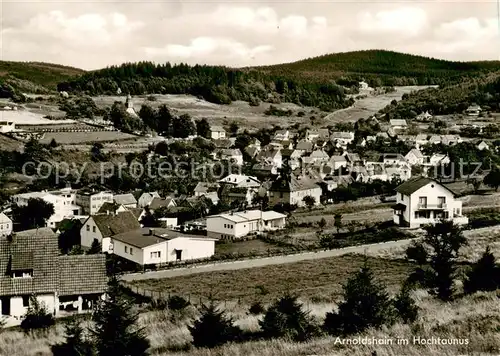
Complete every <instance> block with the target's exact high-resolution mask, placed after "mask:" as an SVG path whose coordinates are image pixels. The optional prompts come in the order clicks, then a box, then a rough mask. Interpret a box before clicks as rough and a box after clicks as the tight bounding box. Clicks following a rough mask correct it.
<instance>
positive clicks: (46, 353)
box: [0, 291, 500, 356]
mask: <svg viewBox="0 0 500 356" xmlns="http://www.w3.org/2000/svg"><path fill="white" fill-rule="evenodd" d="M414 298H415V299H416V301H417V304H418V305H419V307H420V308H421V313H420V318H419V320H418V321H417V322H416V323H415V325H413V326H408V325H402V324H396V325H394V326H393V327H391V328H384V329H381V330H368V331H367V332H365V333H363V334H361V335H359V336H360V337H368V338H372V337H374V338H377V339H384V340H394V342H393V344H392V345H389V344H388V345H340V344H338V343H337V344H336V343H335V342H336V338H335V337H331V336H324V337H320V338H317V339H313V340H311V341H309V342H306V343H294V342H292V341H289V340H280V339H277V340H270V341H252V342H246V343H242V344H227V345H224V346H221V347H219V348H216V349H212V350H208V349H194V348H190V346H189V344H190V342H191V336H190V334H189V331H188V329H187V326H186V325H187V323H191V322H192V320H193V318H196V316H197V312H196V310H195V309H194V308H192V307H189V308H188V309H186V310H185V311H184V312H183V313H182V314H175V315H174V314H169V313H168V312H166V311H146V312H143V313H142V314H141V316H140V323H141V325H142V326H144V327H145V330H146V332H147V334H148V337H149V340H150V341H151V350H150V354H151V355H152V356H166V355H172V356H213V355H218V356H233V355H245V356H247V355H250V356H252V355H259V356H304V355H349V356H366V355H371V354H372V352H374V351H376V352H377V356H390V355H391V356H392V355H405V356H421V355H428V356H434V355H435V356H438V355H439V356H441V355H450V356H451V355H453V356H455V355H460V354H463V355H479V354H499V353H500V339H499V338H498V330H499V328H500V303H499V302H498V296H497V294H496V293H495V292H493V293H480V294H476V295H473V296H469V297H466V298H463V299H460V300H457V301H454V302H451V303H442V302H439V301H437V300H435V299H434V298H431V297H430V296H429V295H428V294H427V293H425V292H423V291H417V292H416V293H415V294H414ZM333 307H334V304H331V303H321V304H320V303H318V304H311V305H309V306H308V308H309V310H310V311H311V314H312V315H313V316H315V317H316V318H317V319H318V321H319V322H321V321H322V320H323V318H324V315H325V313H326V312H327V311H331V309H332V308H333ZM227 310H228V311H229V313H230V314H231V315H232V316H234V318H235V319H236V320H237V324H238V325H239V326H240V327H241V328H242V329H243V330H245V331H257V330H258V320H259V319H260V318H261V317H260V316H253V315H248V314H247V310H248V305H244V304H237V303H232V304H231V305H227ZM63 331H64V330H63V326H62V325H57V326H56V327H54V328H53V329H51V330H50V331H49V332H47V333H46V334H38V335H35V334H34V335H29V336H26V335H25V334H24V333H23V332H21V331H15V330H6V331H4V332H3V333H0V355H16V356H35V355H37V356H50V355H51V353H50V345H51V344H54V343H57V342H60V341H62V338H63V336H62V335H63ZM414 337H420V338H426V339H428V338H431V337H434V338H437V337H439V338H442V339H468V341H469V344H468V345H462V346H461V345H425V346H424V345H419V344H418V343H413V338H414ZM398 338H399V339H408V340H409V344H408V345H397V344H396V342H395V340H396V339H398Z"/></svg>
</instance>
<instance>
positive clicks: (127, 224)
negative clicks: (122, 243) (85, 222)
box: [89, 198, 158, 237]
mask: <svg viewBox="0 0 500 356" xmlns="http://www.w3.org/2000/svg"><path fill="white" fill-rule="evenodd" d="M155 199H158V198H155ZM90 218H92V220H93V221H94V222H95V224H96V226H97V228H98V229H99V231H100V232H101V234H102V237H110V236H113V235H116V234H120V233H122V232H126V231H130V230H135V229H138V228H140V227H141V226H140V225H139V222H138V221H137V219H136V217H135V216H134V214H132V212H130V211H128V210H127V211H123V212H119V213H116V214H109V215H105V214H103V215H92V216H91V217H89V219H90Z"/></svg>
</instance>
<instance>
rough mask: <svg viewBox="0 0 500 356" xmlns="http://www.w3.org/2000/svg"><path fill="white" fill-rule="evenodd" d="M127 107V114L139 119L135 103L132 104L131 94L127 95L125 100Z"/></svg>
mask: <svg viewBox="0 0 500 356" xmlns="http://www.w3.org/2000/svg"><path fill="white" fill-rule="evenodd" d="M125 106H126V107H127V109H126V110H127V114H129V115H130V116H132V117H135V118H138V117H139V115H137V113H136V111H135V109H134V103H133V102H132V96H130V94H128V95H127V99H126V100H125Z"/></svg>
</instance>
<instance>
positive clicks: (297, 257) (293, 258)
mask: <svg viewBox="0 0 500 356" xmlns="http://www.w3.org/2000/svg"><path fill="white" fill-rule="evenodd" d="M411 241H412V239H408V240H399V241H389V242H383V243H379V244H369V245H361V246H352V247H345V248H341V249H335V250H328V251H320V252H305V253H300V254H294V255H287V256H274V257H266V258H256V259H250V260H241V261H234V262H221V263H216V264H211V265H202V266H194V267H187V268H176V269H170V270H164V271H152V272H145V273H133V274H126V275H123V276H122V278H121V279H122V280H123V281H126V282H130V281H138V280H145V279H161V278H172V277H179V276H187V275H191V274H195V273H203V272H215V271H228V270H238V269H245V268H256V267H264V266H269V265H278V264H285V263H294V262H300V261H306V260H316V259H321V258H328V257H335V256H342V255H346V254H348V253H365V252H366V253H368V251H369V252H370V253H376V252H377V251H379V250H387V249H389V248H400V247H404V246H406V245H408V244H409V243H410V242H411Z"/></svg>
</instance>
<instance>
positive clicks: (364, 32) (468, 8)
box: [0, 0, 500, 70]
mask: <svg viewBox="0 0 500 356" xmlns="http://www.w3.org/2000/svg"><path fill="white" fill-rule="evenodd" d="M0 20H1V24H0V31H1V37H0V59H2V60H12V61H43V62H50V63H58V64H63V65H69V66H74V67H78V68H82V69H86V70H91V69H98V68H102V67H105V66H108V65H115V64H120V63H123V62H135V61H144V60H146V61H153V62H158V63H165V62H171V63H181V62H182V63H188V64H196V63H199V64H219V65H228V66H235V67H240V66H255V65H268V64H276V63H284V62H292V61H296V60H300V59H304V58H309V57H314V56H318V55H322V54H327V53H334V52H347V51H353V50H363V49H387V50H393V51H399V52H407V53H412V54H419V55H424V56H428V57H435V58H441V59H449V60H460V61H469V60H488V59H490V60H497V59H500V35H499V26H498V20H497V3H496V0H493V1H491V0H488V1H486V0H485V1H478V0H475V1H474V0H471V1H467V2H466V1H450V0H448V1H438V0H426V1H420V2H418V1H411V0H399V1H392V2H388V1H377V0H373V1H367V0H362V1H350V0H344V1H338V0H330V1H325V0H322V1H308V0H301V1H298V0H290V1H282V0H277V1H272V2H271V1H253V2H243V1H238V0H234V1H226V2H217V1H212V0H206V1H201V2H200V1H189V0H187V1H181V0H153V1H142V2H141V1H132V0H121V1H106V0H100V1H99V0H94V1H85V2H82V1H73V0H66V1H53V0H50V1H49V0H45V1H36V0H31V1H24V0H0Z"/></svg>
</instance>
